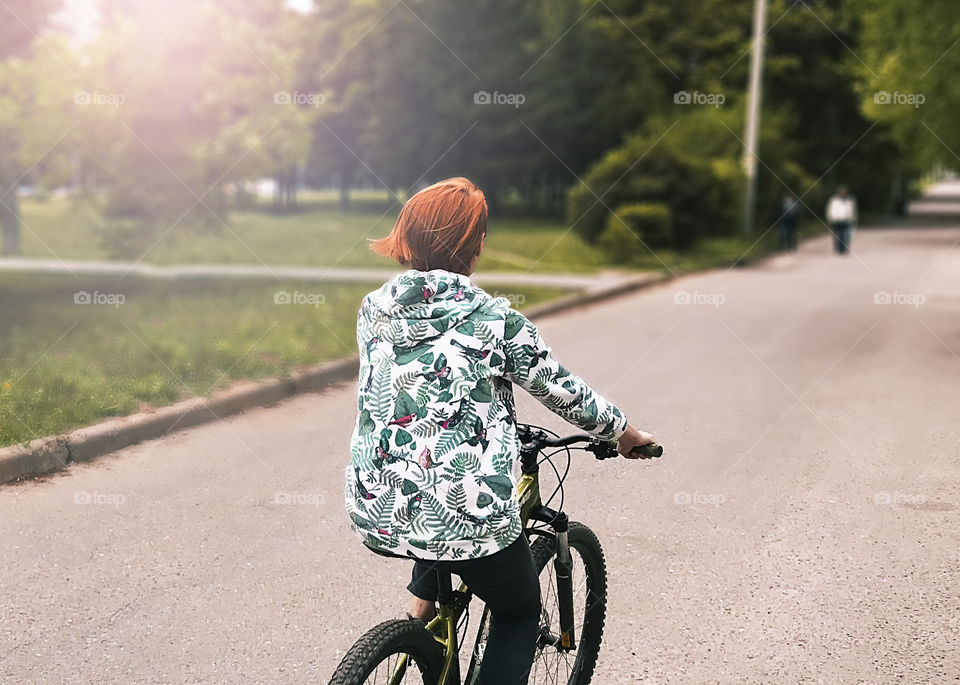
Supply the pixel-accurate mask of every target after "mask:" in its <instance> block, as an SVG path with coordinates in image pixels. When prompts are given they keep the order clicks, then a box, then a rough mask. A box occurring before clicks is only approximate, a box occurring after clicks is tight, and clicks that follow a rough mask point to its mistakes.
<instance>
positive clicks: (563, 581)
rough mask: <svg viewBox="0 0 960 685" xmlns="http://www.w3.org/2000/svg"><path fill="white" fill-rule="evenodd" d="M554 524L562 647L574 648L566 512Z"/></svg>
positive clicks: (574, 627)
mask: <svg viewBox="0 0 960 685" xmlns="http://www.w3.org/2000/svg"><path fill="white" fill-rule="evenodd" d="M553 524H554V529H555V530H556V531H557V556H556V558H555V559H554V560H553V568H554V570H555V571H556V574H557V603H558V604H559V607H560V647H562V648H563V649H565V650H573V649H576V646H577V644H576V639H577V638H576V634H575V631H576V626H575V625H574V615H573V558H572V557H571V556H570V541H569V539H568V538H567V531H568V530H569V521H568V520H567V517H566V515H565V514H560V515H559V516H558V517H557V519H556V520H554V522H553Z"/></svg>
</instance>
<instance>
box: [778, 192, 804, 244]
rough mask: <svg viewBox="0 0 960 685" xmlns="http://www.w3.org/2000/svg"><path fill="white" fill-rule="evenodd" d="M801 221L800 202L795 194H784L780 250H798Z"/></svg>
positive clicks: (780, 215)
mask: <svg viewBox="0 0 960 685" xmlns="http://www.w3.org/2000/svg"><path fill="white" fill-rule="evenodd" d="M799 220H800V200H798V199H797V196H796V195H794V194H793V193H784V195H783V198H781V200H780V212H779V216H778V219H777V221H778V223H779V225H780V250H782V251H783V250H796V249H797V223H798V222H799Z"/></svg>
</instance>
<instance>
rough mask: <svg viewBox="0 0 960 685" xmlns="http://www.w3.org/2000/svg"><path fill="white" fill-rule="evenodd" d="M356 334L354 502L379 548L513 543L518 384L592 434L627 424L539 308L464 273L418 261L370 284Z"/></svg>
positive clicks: (464, 554)
mask: <svg viewBox="0 0 960 685" xmlns="http://www.w3.org/2000/svg"><path fill="white" fill-rule="evenodd" d="M357 345H358V347H359V349H360V374H359V379H358V385H359V391H358V398H357V409H358V414H357V422H356V425H355V427H354V431H353V436H352V438H351V449H350V454H351V459H350V464H349V466H348V467H347V469H346V505H347V511H348V512H349V514H350V519H351V522H352V527H353V529H354V531H355V532H356V533H357V534H358V535H359V536H360V537H361V538H362V539H363V540H364V543H365V544H366V545H368V546H369V547H372V548H374V549H380V550H384V551H389V552H391V553H393V554H399V555H401V556H410V557H414V558H417V559H428V560H437V559H475V558H479V557H484V556H488V555H490V554H494V553H496V552H498V551H500V550H501V549H504V548H505V547H507V546H508V545H509V544H510V543H512V542H513V541H514V540H516V538H517V537H518V536H519V535H520V533H521V523H520V508H519V505H518V503H517V501H516V496H515V491H516V478H515V475H514V472H515V468H514V466H515V465H516V462H517V460H518V457H519V446H518V443H517V417H516V412H515V411H514V399H513V384H514V383H516V384H518V385H520V386H521V387H523V388H524V389H526V390H527V391H528V392H530V393H531V394H532V395H533V396H534V397H536V398H537V399H538V400H539V401H540V402H541V403H543V404H544V405H545V406H546V407H547V408H548V409H550V410H551V411H553V412H554V413H556V414H558V415H559V416H561V417H563V418H564V419H566V420H567V421H569V422H570V423H573V424H574V425H576V426H578V427H579V428H581V429H583V430H585V431H588V432H590V433H592V434H593V435H596V436H598V437H601V438H605V439H610V440H615V439H617V438H619V437H620V435H621V434H622V433H623V431H624V430H625V429H626V425H627V420H626V417H625V416H624V415H623V413H622V412H621V411H620V410H619V409H618V408H617V407H615V406H614V405H612V404H610V403H609V402H607V401H606V400H604V399H603V398H602V397H600V396H599V395H598V394H597V393H595V392H594V391H593V390H592V389H591V388H590V387H589V386H588V385H587V384H586V383H584V382H583V380H582V379H580V378H579V377H577V376H574V375H573V374H571V373H570V372H569V371H568V370H567V369H565V368H564V367H563V366H562V365H561V364H560V363H559V362H558V361H557V360H556V359H555V358H554V356H553V354H552V353H551V351H550V348H549V347H547V346H546V344H545V343H544V341H543V339H542V338H541V337H540V334H539V332H538V331H537V328H536V326H534V325H533V323H531V322H530V320H529V319H527V318H526V317H525V316H524V315H523V314H521V313H519V312H518V311H516V310H514V309H512V308H511V307H510V303H509V301H508V300H506V299H505V298H493V297H491V296H490V295H488V294H487V293H486V292H484V291H483V290H482V289H481V288H479V287H478V286H476V285H474V284H473V283H472V282H471V281H470V278H469V277H467V276H464V275H462V274H458V273H453V272H449V271H443V270H439V269H437V270H433V271H428V272H425V271H417V270H410V271H407V272H405V273H402V274H400V275H398V276H396V277H395V278H393V279H392V280H391V281H389V282H387V283H386V284H384V285H383V287H381V288H380V289H379V290H377V291H374V292H372V293H370V294H368V295H367V296H366V297H365V298H364V299H363V303H362V305H361V308H360V313H359V316H358V318H357Z"/></svg>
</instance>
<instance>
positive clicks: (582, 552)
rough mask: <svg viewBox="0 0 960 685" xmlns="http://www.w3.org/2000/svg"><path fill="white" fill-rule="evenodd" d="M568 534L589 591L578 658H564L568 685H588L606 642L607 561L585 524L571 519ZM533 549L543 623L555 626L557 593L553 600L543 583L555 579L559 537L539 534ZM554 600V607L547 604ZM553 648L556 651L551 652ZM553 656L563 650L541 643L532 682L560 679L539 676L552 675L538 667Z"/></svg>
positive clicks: (576, 655)
mask: <svg viewBox="0 0 960 685" xmlns="http://www.w3.org/2000/svg"><path fill="white" fill-rule="evenodd" d="M567 537H568V539H569V541H570V550H571V556H573V557H574V558H575V559H576V557H577V556H579V557H580V559H581V560H582V563H583V572H584V573H585V575H586V579H585V585H584V587H585V590H586V594H585V595H584V597H585V599H584V601H583V604H584V607H583V620H582V623H581V622H580V621H578V629H577V632H578V635H577V648H576V650H575V652H573V654H575V657H574V659H573V662H572V663H570V659H569V657H567V658H566V659H565V664H566V667H568V671H567V672H568V678H567V681H566V682H567V685H588V684H589V683H590V680H591V678H593V671H594V668H595V667H596V665H597V657H598V656H599V654H600V644H601V642H602V641H603V627H604V621H605V620H606V614H607V564H606V560H605V559H604V556H603V548H602V547H601V545H600V540H598V539H597V536H596V535H595V534H594V532H593V531H592V530H590V529H589V528H587V527H586V526H585V525H583V524H581V523H574V522H571V523H570V529H569V532H568V534H567ZM531 550H532V551H533V559H534V562H535V563H536V565H537V571H538V573H539V575H540V581H541V599H542V601H543V603H544V608H543V617H544V621H543V622H546V623H552V625H553V627H556V625H557V623H558V622H559V607H558V606H557V605H556V594H555V593H554V595H553V598H552V600H551V597H550V596H549V592H547V593H544V591H543V584H544V582H545V581H547V582H549V581H550V579H552V578H554V576H553V573H554V569H553V564H552V563H550V561H551V560H552V559H553V557H554V556H555V555H556V553H557V540H556V538H555V537H554V536H552V535H550V536H539V537H537V539H536V540H535V541H534V543H533V544H532V545H531ZM574 585H575V588H576V586H577V585H579V583H578V582H577V581H576V580H574ZM579 597H580V592H578V591H577V590H576V589H575V591H574V602H575V603H576V602H580V601H581V600H580V599H579ZM551 601H552V603H553V606H548V604H549V603H551ZM543 622H542V623H543ZM551 650H553V651H552V652H551ZM567 654H570V653H567ZM550 656H555V657H556V658H561V656H562V653H560V652H558V651H556V648H555V647H551V646H542V645H540V644H538V647H537V654H536V657H535V659H534V664H533V668H532V669H531V672H530V685H537V684H538V683H540V682H543V683H546V682H550V683H554V682H558V681H557V680H556V678H555V677H554V678H548V679H544V680H538V679H537V678H536V676H537V675H538V673H539V672H540V671H545V672H546V673H545V676H548V677H549V675H550V673H549V670H548V668H547V667H544V668H539V667H538V661H543V660H544V658H545V657H550ZM560 682H562V681H560Z"/></svg>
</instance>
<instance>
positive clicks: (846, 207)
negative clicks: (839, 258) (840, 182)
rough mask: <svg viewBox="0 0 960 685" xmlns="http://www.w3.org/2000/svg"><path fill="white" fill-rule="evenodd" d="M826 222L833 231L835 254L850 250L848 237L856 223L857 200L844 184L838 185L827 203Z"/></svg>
mask: <svg viewBox="0 0 960 685" xmlns="http://www.w3.org/2000/svg"><path fill="white" fill-rule="evenodd" d="M827 222H829V224H830V230H831V231H832V232H833V249H834V250H835V251H836V253H837V254H846V253H847V252H849V251H850V238H851V235H852V234H853V228H854V226H856V225H857V200H856V198H854V197H853V195H851V194H850V193H849V192H848V191H847V187H846V186H840V187H839V188H838V189H837V192H836V193H835V194H834V195H833V197H831V198H830V201H829V202H828V203H827Z"/></svg>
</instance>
